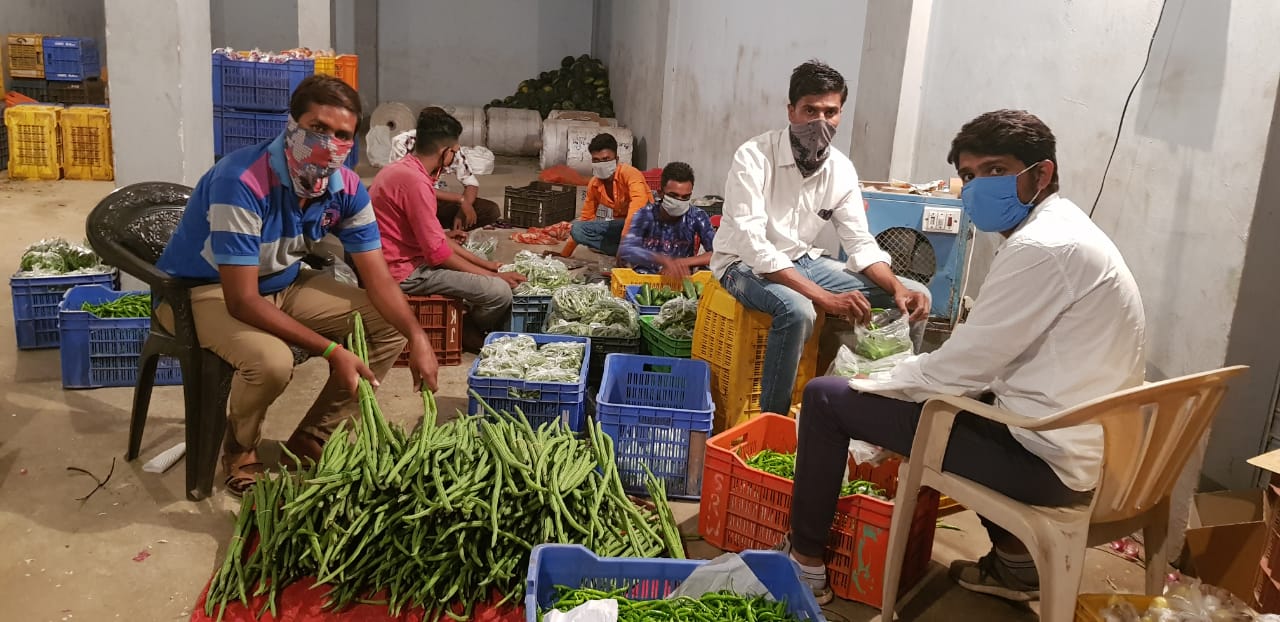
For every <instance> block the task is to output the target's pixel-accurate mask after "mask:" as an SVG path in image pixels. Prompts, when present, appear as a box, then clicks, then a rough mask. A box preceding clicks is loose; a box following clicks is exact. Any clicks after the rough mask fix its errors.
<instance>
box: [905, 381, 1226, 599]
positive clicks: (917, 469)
mask: <svg viewBox="0 0 1280 622" xmlns="http://www.w3.org/2000/svg"><path fill="white" fill-rule="evenodd" d="M1247 369H1248V367H1246V366H1235V367H1226V368H1223V369H1218V370H1214V371H1209V372H1203V373H1199V374H1193V375H1190V376H1183V377H1181V378H1174V379H1172V380H1165V381H1163V382H1156V383H1151V384H1146V385H1143V386H1140V387H1135V388H1133V389H1128V390H1125V391H1120V392H1117V393H1112V394H1111V395H1107V396H1104V397H1100V398H1098V399H1096V400H1093V401H1090V402H1087V403H1084V404H1081V405H1079V406H1076V407H1075V408H1071V409H1069V410H1066V411H1063V412H1061V413H1058V414H1056V415H1054V416H1052V417H1047V418H1044V419H1033V418H1029V417H1023V416H1020V415H1016V414H1014V413H1011V412H1008V411H1005V410H1000V409H998V408H994V407H992V406H989V405H987V404H983V403H981V402H978V401H976V400H972V399H969V398H965V397H954V396H936V397H934V398H932V399H930V400H929V401H928V403H926V404H925V407H924V411H923V413H922V414H921V416H920V426H919V427H918V428H917V429H916V436H915V440H914V441H913V444H912V449H911V460H910V461H909V462H904V463H903V465H902V467H901V471H900V472H899V477H898V494H897V498H896V499H895V500H894V512H893V522H892V527H891V528H890V529H889V550H888V560H887V561H886V563H885V576H884V597H883V608H882V609H881V611H882V612H883V613H882V616H881V617H882V619H885V620H891V619H892V618H893V616H892V614H890V613H888V612H893V611H895V605H896V604H897V599H898V581H899V578H900V573H901V570H902V558H903V554H904V552H905V551H906V547H907V535H908V534H909V533H910V532H911V524H910V523H911V517H912V516H913V515H914V514H915V504H916V497H917V495H918V492H919V490H920V488H921V487H923V486H928V487H930V488H933V489H935V490H937V491H939V492H941V493H942V494H944V495H947V496H948V497H951V498H952V499H955V500H956V501H957V502H958V503H960V504H961V505H963V506H964V507H966V508H968V509H971V510H973V511H975V512H977V513H978V514H980V515H982V516H984V517H986V518H987V519H990V520H992V521H994V522H995V523H996V524H998V525H1000V526H1001V527H1003V528H1005V529H1006V530H1008V531H1009V532H1011V533H1012V534H1013V535H1015V536H1017V537H1018V538H1019V539H1020V540H1021V541H1022V542H1023V543H1025V544H1026V545H1027V548H1028V549H1029V550H1030V551H1031V555H1032V557H1033V558H1034V559H1035V564H1036V569H1037V570H1038V571H1039V573H1040V619H1041V620H1044V621H1046V622H1068V621H1070V620H1072V619H1073V617H1074V611H1075V605H1076V602H1075V601H1076V593H1077V591H1078V590H1079V588H1080V576H1081V570H1082V566H1083V563H1084V552H1085V549H1086V548H1088V547H1090V546H1096V545H1098V544H1103V543H1106V542H1110V541H1112V540H1116V539H1118V538H1122V537H1124V536H1127V535H1129V534H1131V533H1134V532H1135V531H1137V530H1138V529H1142V533H1143V542H1144V545H1145V548H1146V557H1147V559H1146V562H1147V584H1146V589H1147V593H1148V594H1159V593H1160V592H1161V590H1162V589H1163V584H1164V576H1165V572H1166V569H1167V567H1168V562H1167V560H1166V556H1165V552H1164V548H1165V537H1166V536H1167V535H1168V533H1167V532H1168V525H1169V495H1170V492H1171V491H1172V489H1173V485H1174V483H1175V482H1176V481H1177V479H1178V475H1179V474H1180V473H1182V468H1183V466H1184V465H1185V464H1186V462H1187V459H1188V457H1189V456H1190V455H1191V452H1192V450H1193V449H1194V448H1195V446H1196V445H1197V444H1198V443H1199V441H1200V439H1201V437H1202V436H1203V435H1204V433H1205V431H1206V430H1207V429H1208V428H1209V424H1210V423H1211V422H1212V421H1213V417H1214V415H1215V414H1217V412H1218V406H1219V404H1221V402H1222V398H1223V396H1224V395H1225V394H1226V391H1227V380H1228V379H1230V378H1232V377H1234V376H1237V375H1239V374H1242V373H1244V372H1245V370H1247ZM961 411H968V412H971V413H974V414H976V415H978V416H981V417H985V418H987V419H991V420H993V421H997V422H1000V423H1003V424H1005V425H1008V426H1011V427H1018V428H1022V429H1025V430H1033V431H1045V430H1056V429H1060V428H1068V427H1072V426H1077V425H1086V424H1099V425H1101V426H1102V429H1103V435H1104V436H1103V454H1102V457H1103V461H1102V477H1101V480H1100V481H1099V483H1098V487H1097V489H1096V490H1095V491H1094V494H1093V495H1092V499H1091V500H1090V502H1089V503H1087V504H1081V505H1076V506H1069V507H1040V506H1032V505H1026V504H1024V503H1019V502H1017V501H1014V500H1013V499H1010V498H1008V497H1006V496H1004V495H1002V494H1000V493H997V492H995V491H993V490H990V489H988V488H986V487H984V486H981V485H978V484H975V483H974V482H972V481H970V480H967V479H964V478H962V477H959V476H956V475H953V474H950V473H944V472H943V471H942V459H943V456H945V455H946V450H947V443H948V442H949V440H950V437H951V427H952V425H953V424H954V422H955V417H956V414H957V413H959V412H961Z"/></svg>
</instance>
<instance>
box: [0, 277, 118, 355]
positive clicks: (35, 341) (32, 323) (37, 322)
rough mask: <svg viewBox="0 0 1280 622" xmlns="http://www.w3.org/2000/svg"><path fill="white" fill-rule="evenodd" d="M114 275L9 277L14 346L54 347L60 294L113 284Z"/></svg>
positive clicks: (24, 347)
mask: <svg viewBox="0 0 1280 622" xmlns="http://www.w3.org/2000/svg"><path fill="white" fill-rule="evenodd" d="M116 278H117V273H116V271H115V270H112V271H111V272H103V273H100V274H75V275H68V276H30V277H26V276H13V277H10V278H9V291H10V293H11V294H12V296H13V328H14V331H15V332H16V333H17V336H18V349H19V350H35V349H39V348H56V347H58V305H59V304H61V303H62V295H63V294H65V293H67V290H69V289H71V288H72V287H75V286H77V285H104V286H107V287H115V286H116Z"/></svg>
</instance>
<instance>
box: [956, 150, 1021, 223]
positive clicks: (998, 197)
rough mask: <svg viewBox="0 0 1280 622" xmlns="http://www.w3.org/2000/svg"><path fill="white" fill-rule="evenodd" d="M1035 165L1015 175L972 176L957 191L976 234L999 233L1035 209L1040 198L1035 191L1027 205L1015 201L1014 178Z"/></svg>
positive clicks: (1015, 188)
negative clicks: (976, 231) (982, 232)
mask: <svg viewBox="0 0 1280 622" xmlns="http://www.w3.org/2000/svg"><path fill="white" fill-rule="evenodd" d="M1039 164H1040V163H1039V162H1036V163H1035V164H1032V165H1031V166H1028V167H1027V168H1024V169H1022V172H1021V173H1018V174H1017V175H1001V176H999V177H974V178H973V179H970V180H969V181H968V183H966V184H965V185H964V189H963V190H961V191H960V200H961V201H962V202H963V203H964V209H965V211H967V212H968V213H969V220H971V221H973V226H975V227H977V228H978V229H979V230H980V231H989V232H992V233H1000V232H1004V231H1009V230H1010V229H1013V228H1014V227H1017V226H1018V225H1020V224H1022V221H1023V220H1026V218H1027V214H1030V213H1031V209H1032V208H1034V207H1035V202H1036V199H1037V198H1039V197H1040V192H1039V191H1037V192H1036V195H1035V196H1034V197H1031V202H1030V203H1023V202H1022V200H1021V199H1019V198H1018V176H1019V175H1022V173H1025V172H1027V171H1029V170H1031V169H1033V168H1035V167H1036V166H1037V165H1039Z"/></svg>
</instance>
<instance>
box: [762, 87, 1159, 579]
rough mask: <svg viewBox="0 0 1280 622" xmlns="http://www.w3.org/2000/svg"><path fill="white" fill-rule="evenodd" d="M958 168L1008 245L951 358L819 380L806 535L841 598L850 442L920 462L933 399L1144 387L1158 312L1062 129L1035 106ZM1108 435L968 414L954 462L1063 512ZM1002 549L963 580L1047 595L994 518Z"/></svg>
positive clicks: (804, 513) (1069, 397)
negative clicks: (1151, 319)
mask: <svg viewBox="0 0 1280 622" xmlns="http://www.w3.org/2000/svg"><path fill="white" fill-rule="evenodd" d="M947 162H949V163H952V164H955V166H956V172H957V173H958V174H959V176H960V179H961V180H962V181H963V182H964V183H965V186H964V191H963V193H962V194H961V199H963V201H964V208H965V211H966V212H968V215H969V219H970V220H971V221H972V222H973V224H974V226H976V227H977V228H978V229H981V230H983V231H989V232H993V233H999V234H1001V235H1003V236H1004V237H1005V238H1006V239H1007V240H1006V241H1005V243H1004V246H1003V247H1002V248H1001V249H1000V251H999V253H998V254H997V255H996V258H995V261H994V262H993V263H992V264H991V270H990V272H989V273H988V274H987V278H986V279H985V280H984V281H983V284H982V293H981V295H980V296H979V297H978V300H977V303H976V304H975V305H974V307H973V310H972V311H971V312H970V314H969V318H968V320H967V321H966V322H965V323H963V324H960V325H958V326H957V327H956V329H955V332H954V333H953V334H952V335H951V338H950V339H949V340H948V341H947V342H946V343H944V344H943V345H942V347H941V348H939V349H938V350H937V351H936V352H933V353H931V354H921V355H917V356H914V357H912V358H909V359H907V360H905V361H903V362H901V363H899V364H898V365H897V366H896V367H895V368H894V369H893V370H892V372H891V373H890V375H889V376H888V378H887V379H883V380H870V379H865V378H855V379H854V380H845V379H844V378H837V377H825V378H818V379H816V380H814V381H812V382H810V383H809V384H808V385H807V386H806V387H805V391H804V402H803V404H804V405H803V407H802V410H801V414H800V421H799V425H800V430H799V451H798V456H797V463H796V479H795V495H794V497H793V498H792V504H791V535H790V538H789V539H788V541H785V542H784V543H783V548H791V547H794V548H793V549H792V551H791V554H792V557H793V558H794V559H795V560H796V561H797V562H799V563H800V565H801V570H802V576H803V578H804V579H805V580H806V582H808V583H809V584H810V586H811V587H813V589H814V592H815V594H816V595H818V596H819V598H820V599H823V598H825V599H827V600H829V599H830V597H831V592H830V590H829V589H828V588H827V580H826V579H827V578H826V570H825V569H824V568H823V564H822V555H823V551H824V549H825V547H826V543H827V537H828V533H829V531H830V529H831V522H832V517H833V514H834V512H835V507H836V498H837V495H838V494H839V491H840V486H841V479H842V476H843V473H844V469H845V465H846V464H847V460H848V448H849V441H850V439H857V440H861V441H865V442H867V443H871V444H874V445H878V446H880V447H883V448H885V449H888V450H891V451H893V452H896V453H899V454H902V455H904V456H905V455H909V454H910V453H911V444H912V440H913V438H914V436H915V430H916V426H917V425H918V424H919V421H920V412H921V410H922V408H923V401H924V400H927V399H929V397H930V396H932V395H937V394H947V395H967V396H971V397H979V396H983V397H986V396H993V397H994V403H995V404H996V405H997V406H998V407H1000V408H1003V409H1007V410H1010V411H1012V412H1015V413H1017V414H1019V415H1022V416H1024V417H1048V416H1051V415H1053V414H1055V413H1057V412H1060V411H1062V410H1065V409H1067V408H1071V407H1073V406H1077V405H1079V404H1082V403H1084V402H1087V401H1089V400H1092V399H1096V398H1098V397H1102V396H1104V395H1107V394H1109V393H1113V392H1115V391H1119V390H1123V389H1127V388H1131V387H1134V386H1137V385H1139V384H1141V383H1142V380H1143V376H1144V372H1145V368H1146V362H1145V357H1144V354H1143V331H1144V326H1145V317H1144V314H1143V309H1142V299H1141V297H1140V295H1139V293H1138V286H1137V284H1136V283H1135V282H1134V279H1133V275H1132V274H1131V273H1130V272H1129V268H1128V267H1127V266H1126V265H1125V261H1124V258H1123V257H1121V256H1120V251H1119V250H1118V249H1116V246H1115V244H1113V243H1112V242H1111V240H1110V239H1109V238H1108V237H1107V235H1106V234H1105V233H1103V232H1102V230H1100V229H1099V228H1098V227H1097V226H1096V225H1095V224H1094V223H1093V221H1091V220H1090V219H1089V217H1088V216H1087V215H1085V213H1084V212H1083V211H1081V210H1080V208H1079V207H1077V206H1076V205H1075V204H1074V203H1072V202H1071V201H1069V200H1067V199H1065V198H1062V197H1061V196H1059V195H1058V194H1057V192H1058V165H1057V156H1056V151H1055V139H1054V136H1053V133H1052V132H1050V131H1049V128H1048V127H1047V126H1045V124H1044V123H1043V122H1041V121H1040V119H1038V118H1036V117H1035V116H1034V115H1031V114H1030V113H1027V112H1024V111H1020V110H998V111H995V112H989V113H986V114H984V115H982V116H979V117H978V118H976V119H974V120H972V121H970V122H969V123H967V124H965V126H964V127H963V128H961V129H960V133H959V134H957V135H956V137H955V139H954V140H953V141H952V143H951V152H950V153H949V154H948V156H947ZM1101 460H1102V430H1101V429H1100V428H1098V426H1080V427H1075V428H1067V429H1064V430H1055V431H1051V432H1041V433H1035V432H1028V431H1026V430H1020V429H1012V428H1009V427H1008V426H1005V425H1002V424H999V423H996V422H993V421H991V420H989V419H983V418H981V417H978V416H976V415H973V414H970V413H961V414H960V415H959V416H958V417H957V418H956V420H955V427H954V428H953V429H952V431H951V440H950V444H949V445H948V447H947V455H946V459H945V461H944V462H943V467H944V468H945V469H946V470H947V471H949V472H951V473H955V474H956V475H959V476H961V477H964V478H967V479H970V480H972V481H974V482H976V483H978V484H981V485H983V486H986V487H988V488H991V489H992V490H995V491H997V492H999V493H1001V494H1003V495H1006V496H1008V497H1010V498H1012V499H1015V500H1017V501H1020V502H1023V503H1028V504H1033V505H1043V506H1062V505H1070V504H1074V503H1078V502H1081V501H1083V500H1085V499H1087V491H1090V490H1092V489H1093V488H1094V487H1095V486H1096V485H1097V481H1098V476H1099V467H1100V464H1101ZM983 524H984V525H985V526H986V528H987V531H988V534H989V535H990V537H991V541H992V544H993V547H992V551H991V553H989V554H987V555H986V556H984V557H983V558H982V559H981V560H979V561H977V562H969V561H956V562H955V563H954V564H952V566H951V576H952V578H953V579H954V580H955V581H956V582H957V583H959V584H960V585H961V586H962V587H964V588H966V589H969V590H973V591H976V592H981V593H985V594H991V595H994V596H999V597H1001V598H1005V599H1008V600H1013V601H1028V600H1033V599H1037V598H1039V587H1040V580H1039V576H1038V575H1037V573H1036V568H1035V564H1034V563H1033V562H1032V559H1031V555H1030V554H1029V553H1028V552H1027V549H1026V547H1025V546H1023V544H1022V543H1021V542H1019V541H1018V539H1017V538H1015V537H1013V536H1012V535H1011V534H1009V533H1008V532H1006V531H1004V530H1003V529H1001V528H1000V527H999V526H997V525H995V524H994V523H991V522H989V521H987V520H985V519H984V520H983Z"/></svg>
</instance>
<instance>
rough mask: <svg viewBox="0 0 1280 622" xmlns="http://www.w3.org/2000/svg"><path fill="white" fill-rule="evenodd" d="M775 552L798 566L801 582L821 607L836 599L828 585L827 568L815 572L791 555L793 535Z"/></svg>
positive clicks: (778, 546) (784, 540)
mask: <svg viewBox="0 0 1280 622" xmlns="http://www.w3.org/2000/svg"><path fill="white" fill-rule="evenodd" d="M773 550H775V551H780V552H782V553H786V554H787V557H790V558H791V561H793V562H795V563H796V566H797V567H799V569H800V580H801V581H803V582H804V583H805V585H808V586H809V589H810V590H812V591H813V598H814V600H817V601H818V604H819V605H826V604H827V603H830V602H831V601H832V600H833V599H835V594H833V593H832V592H831V586H829V585H827V568H826V566H823V567H822V568H821V569H820V570H817V571H814V570H813V569H810V568H809V567H807V566H804V565H803V564H801V563H800V562H799V561H798V560H797V559H796V557H795V555H792V554H791V534H787V535H786V536H784V537H783V538H782V541H781V542H779V543H777V544H775V545H774V546H773Z"/></svg>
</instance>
